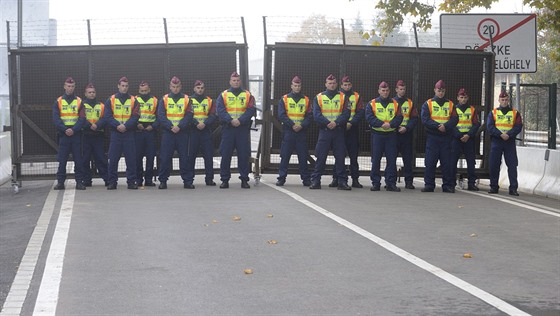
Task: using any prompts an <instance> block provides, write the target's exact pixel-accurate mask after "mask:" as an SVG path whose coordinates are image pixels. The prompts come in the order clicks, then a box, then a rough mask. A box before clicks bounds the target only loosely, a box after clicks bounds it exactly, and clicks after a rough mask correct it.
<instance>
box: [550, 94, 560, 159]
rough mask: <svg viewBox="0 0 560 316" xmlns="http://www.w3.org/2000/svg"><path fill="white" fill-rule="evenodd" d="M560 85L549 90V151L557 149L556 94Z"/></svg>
mask: <svg viewBox="0 0 560 316" xmlns="http://www.w3.org/2000/svg"><path fill="white" fill-rule="evenodd" d="M557 88H558V85H557V84H556V83H553V84H551V85H550V86H549V88H548V149H556V101H557V100H556V93H557Z"/></svg>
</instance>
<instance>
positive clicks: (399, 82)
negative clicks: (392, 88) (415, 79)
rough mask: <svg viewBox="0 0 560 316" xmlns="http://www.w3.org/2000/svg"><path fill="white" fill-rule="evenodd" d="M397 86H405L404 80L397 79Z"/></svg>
mask: <svg viewBox="0 0 560 316" xmlns="http://www.w3.org/2000/svg"><path fill="white" fill-rule="evenodd" d="M397 87H406V85H405V84H404V81H402V80H399V81H397Z"/></svg>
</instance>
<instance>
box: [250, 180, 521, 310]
mask: <svg viewBox="0 0 560 316" xmlns="http://www.w3.org/2000/svg"><path fill="white" fill-rule="evenodd" d="M261 182H262V183H264V184H266V185H267V186H269V187H271V188H273V189H276V190H278V191H280V192H282V193H284V194H286V195H288V196H290V197H292V198H293V199H294V200H296V201H298V202H300V203H302V204H304V205H306V206H307V207H309V208H311V209H313V210H315V211H317V212H318V213H320V214H322V215H324V216H326V217H328V218H330V219H332V220H333V221H335V222H337V223H339V224H340V225H342V226H344V227H346V228H348V229H350V230H352V231H354V232H355V233H357V234H359V235H361V236H363V237H365V238H367V239H369V240H371V241H373V242H374V243H376V244H378V245H379V246H381V247H383V248H385V249H387V250H389V251H390V252H392V253H394V254H395V255H397V256H399V257H401V258H403V259H404V260H406V261H408V262H410V263H412V264H414V265H415V266H417V267H419V268H421V269H423V270H425V271H427V272H430V273H432V274H433V275H435V276H437V277H439V278H440V279H442V280H444V281H446V282H448V283H450V284H452V285H454V286H456V287H458V288H459V289H461V290H463V291H465V292H467V293H470V294H471V295H473V296H475V297H477V298H479V299H480V300H482V301H484V302H486V303H488V304H490V305H492V306H494V307H496V308H497V309H499V310H501V311H502V312H504V313H506V314H508V315H530V314H527V313H526V312H524V311H522V310H520V309H518V308H516V307H515V306H513V305H510V304H508V303H507V302H505V301H503V300H501V299H500V298H498V297H496V296H494V295H492V294H490V293H488V292H486V291H484V290H482V289H479V288H477V287H476V286H474V285H472V284H470V283H468V282H466V281H463V280H462V279H459V278H458V277H456V276H454V275H452V274H450V273H449V272H446V271H444V270H442V269H441V268H438V267H436V266H434V265H432V264H430V263H428V262H426V261H424V260H422V259H420V258H418V257H416V256H414V255H413V254H411V253H409V252H407V251H405V250H404V249H401V248H399V247H397V246H395V245H393V244H391V243H390V242H388V241H386V240H384V239H382V238H380V237H378V236H376V235H374V234H372V233H370V232H368V231H366V230H365V229H363V228H361V227H359V226H357V225H354V224H352V223H351V222H349V221H347V220H345V219H343V218H341V217H339V216H337V215H334V214H333V213H331V212H329V211H327V210H326V209H324V208H322V207H320V206H318V205H316V204H314V203H312V202H310V201H308V200H306V199H304V198H303V197H301V196H299V195H297V194H295V193H293V192H291V191H288V190H286V189H283V188H281V187H277V186H275V185H274V184H269V183H267V182H266V181H262V180H261Z"/></svg>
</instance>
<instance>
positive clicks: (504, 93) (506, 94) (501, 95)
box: [500, 90, 509, 98]
mask: <svg viewBox="0 0 560 316" xmlns="http://www.w3.org/2000/svg"><path fill="white" fill-rule="evenodd" d="M507 97H509V94H508V93H507V91H506V90H502V92H501V93H500V98H507Z"/></svg>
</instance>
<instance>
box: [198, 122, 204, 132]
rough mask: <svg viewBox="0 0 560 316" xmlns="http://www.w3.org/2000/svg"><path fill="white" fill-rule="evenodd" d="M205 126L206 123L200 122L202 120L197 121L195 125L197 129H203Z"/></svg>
mask: <svg viewBox="0 0 560 316" xmlns="http://www.w3.org/2000/svg"><path fill="white" fill-rule="evenodd" d="M205 127H206V124H204V123H202V122H199V123H198V124H197V125H196V128H198V129H199V130H203V129H204V128H205Z"/></svg>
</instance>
